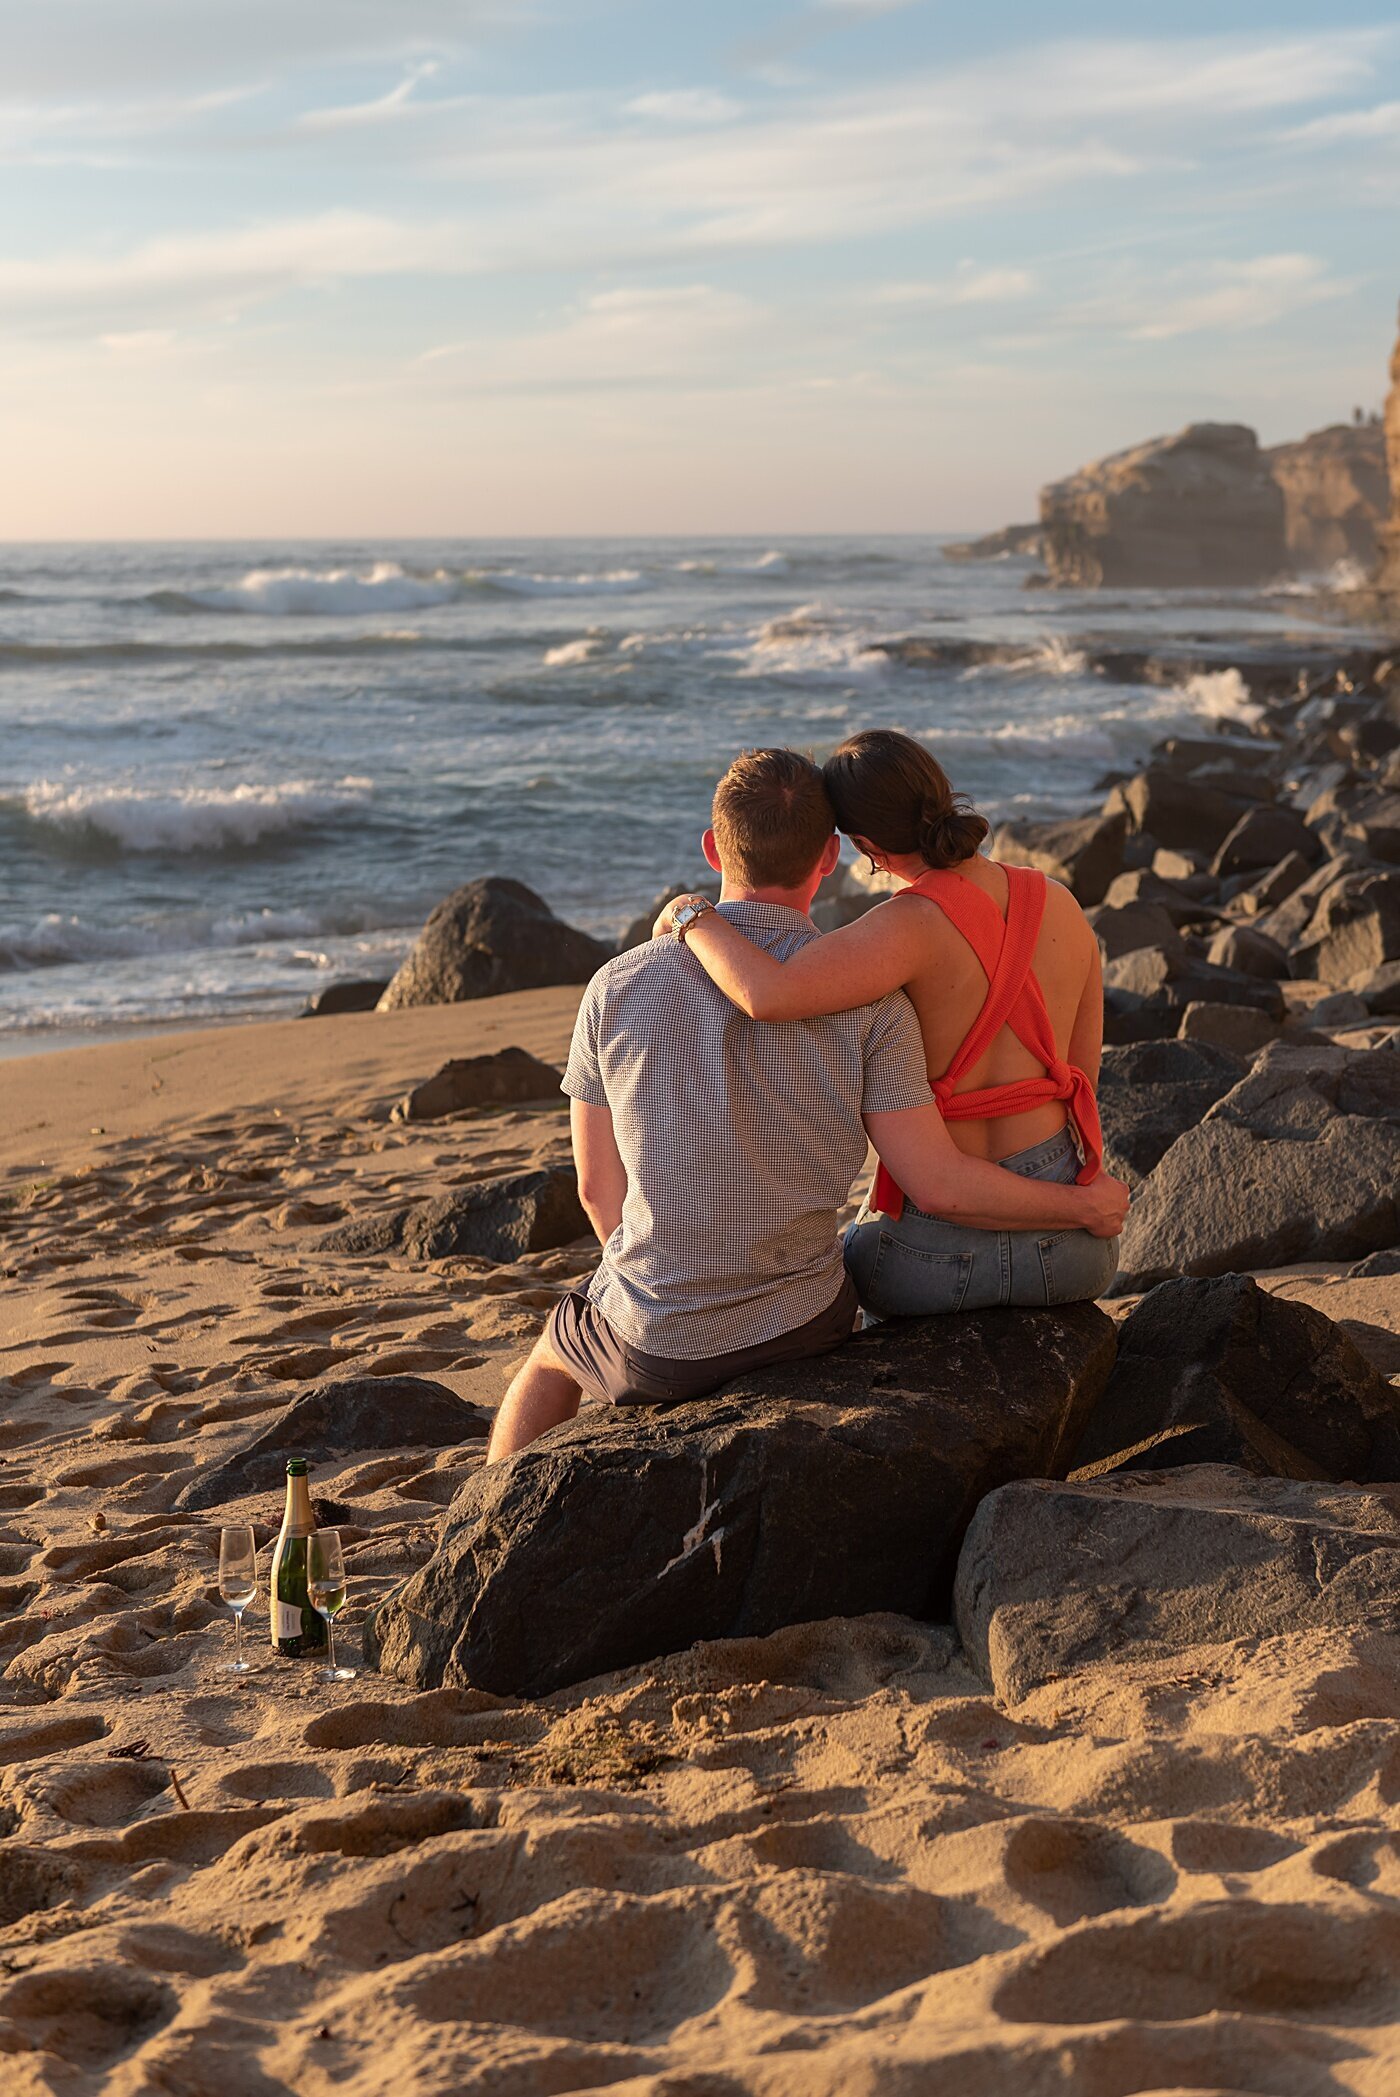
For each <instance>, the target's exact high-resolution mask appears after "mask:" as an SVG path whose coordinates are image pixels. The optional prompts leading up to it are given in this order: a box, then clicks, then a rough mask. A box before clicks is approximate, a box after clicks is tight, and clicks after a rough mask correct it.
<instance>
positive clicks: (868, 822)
mask: <svg viewBox="0 0 1400 2097" xmlns="http://www.w3.org/2000/svg"><path fill="white" fill-rule="evenodd" d="M822 777H823V778H824V779H825V781H826V790H827V792H828V794H829V795H830V796H831V805H832V807H833V808H834V809H835V810H836V821H837V825H838V827H839V828H840V829H842V830H844V831H845V833H846V835H847V837H868V838H869V839H870V842H871V843H872V844H873V845H878V846H879V847H880V849H881V851H882V852H917V853H918V854H919V857H920V858H921V859H922V860H923V861H924V863H925V865H927V866H931V867H950V866H957V865H959V864H960V863H961V862H962V861H963V860H964V859H971V857H972V855H973V853H974V852H975V851H976V850H977V848H978V846H979V845H980V844H981V843H982V841H983V839H984V838H985V837H986V835H987V831H988V829H989V827H990V825H989V824H988V823H987V820H986V818H985V817H984V816H980V815H978V813H977V811H976V809H975V808H973V807H972V806H971V804H970V803H969V802H968V800H967V798H966V796H965V795H963V794H955V793H954V792H953V789H952V787H951V785H950V784H949V781H948V775H947V773H946V772H945V771H944V769H943V767H942V765H941V764H939V763H938V761H937V760H936V759H935V758H934V757H932V756H931V755H930V754H929V752H928V751H927V750H926V749H925V748H924V746H923V744H922V743H916V742H915V741H914V740H913V738H912V737H911V736H907V735H901V734H900V733H899V731H898V730H897V729H894V728H867V729H865V730H864V731H863V733H862V734H860V735H853V736H851V737H850V738H849V739H848V740H847V741H846V742H844V743H842V745H841V747H840V749H839V750H834V751H833V752H832V754H831V756H830V757H829V758H828V759H827V761H826V763H825V764H824V765H823V767H822Z"/></svg>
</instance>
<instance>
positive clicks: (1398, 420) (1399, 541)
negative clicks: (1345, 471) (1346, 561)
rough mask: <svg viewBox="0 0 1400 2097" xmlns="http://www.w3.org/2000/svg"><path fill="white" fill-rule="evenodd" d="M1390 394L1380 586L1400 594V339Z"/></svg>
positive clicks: (1386, 419)
mask: <svg viewBox="0 0 1400 2097" xmlns="http://www.w3.org/2000/svg"><path fill="white" fill-rule="evenodd" d="M1390 380H1391V384H1390V398H1389V399H1388V400H1387V402H1386V404H1385V447H1386V455H1387V457H1388V459H1389V461H1390V522H1389V524H1388V525H1387V526H1386V527H1385V529H1384V531H1382V533H1381V534H1380V540H1381V564H1380V567H1379V569H1378V570H1377V573H1376V587H1377V589H1379V590H1384V591H1386V592H1387V593H1388V594H1390V595H1392V596H1395V597H1397V598H1400V339H1397V341H1396V344H1395V354H1394V356H1393V357H1392V358H1391V360H1390Z"/></svg>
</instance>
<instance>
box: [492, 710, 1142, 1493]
mask: <svg viewBox="0 0 1400 2097" xmlns="http://www.w3.org/2000/svg"><path fill="white" fill-rule="evenodd" d="M704 847H705V856H706V858H707V859H708V860H709V862H710V865H711V866H713V867H715V868H716V869H717V870H718V872H719V873H720V874H721V876H722V877H723V888H722V890H721V895H720V902H719V908H720V909H721V910H722V911H724V913H725V914H726V916H728V917H730V918H732V919H733V921H734V922H735V923H736V924H737V925H739V926H741V927H742V929H743V930H744V931H745V932H746V933H747V935H748V937H749V938H750V939H753V940H756V941H758V942H759V944H760V945H762V946H764V947H766V948H767V949H768V950H769V951H770V952H772V953H774V954H777V955H779V956H781V957H785V956H786V955H788V954H790V953H792V952H793V951H795V949H796V948H797V947H798V946H800V945H802V944H803V943H804V942H805V941H807V940H809V939H816V938H818V937H819V936H820V935H819V934H818V932H817V929H816V927H815V926H814V925H813V924H812V922H811V919H810V917H809V916H808V912H809V910H810V908H811V904H812V899H813V897H814V896H815V894H816V892H817V889H818V888H819V887H820V885H821V882H822V880H823V879H824V877H825V876H826V875H827V874H829V873H830V872H831V871H832V869H833V867H834V866H835V865H836V861H837V857H838V854H839V850H840V845H839V840H838V839H837V837H836V834H835V818H834V816H833V813H832V808H831V803H830V801H829V800H828V799H827V794H826V788H825V786H824V785H823V783H822V775H821V773H820V772H819V771H818V769H817V767H816V766H815V765H814V764H812V763H811V762H810V760H809V759H807V758H805V757H801V756H799V755H798V754H797V753H796V752H795V751H792V750H753V751H746V752H745V753H744V755H743V756H742V757H739V758H737V759H736V760H735V762H734V763H733V764H732V765H731V766H730V768H729V770H728V772H726V774H725V776H724V778H723V779H722V780H721V781H720V783H719V786H718V788H717V789H716V791H715V798H714V811H713V825H712V828H711V829H709V830H707V831H706V832H705V839H704ZM564 1090H565V1092H567V1093H568V1094H569V1095H570V1099H571V1102H572V1108H571V1113H572V1128H573V1142H574V1157H575V1160H576V1163H577V1166H578V1177H579V1194H580V1197H581V1199H582V1202H583V1206H584V1208H585V1209H586V1210H587V1212H588V1215H589V1218H590V1220H591V1222H592V1224H593V1227H594V1229H595V1230H596V1231H597V1233H598V1238H599V1241H600V1243H601V1244H602V1247H603V1256H602V1260H601V1263H600V1265H599V1267H598V1271H597V1273H596V1274H595V1275H594V1277H593V1279H592V1282H591V1283H590V1284H589V1287H588V1289H587V1290H586V1291H575V1292H574V1293H573V1294H571V1295H569V1296H567V1297H565V1298H564V1300H563V1301H562V1302H561V1303H559V1304H558V1305H557V1306H556V1307H555V1310H554V1312H553V1314H552V1315H551V1317H550V1320H549V1324H548V1325H547V1326H546V1328H545V1331H544V1333H543V1335H542V1336H541V1338H540V1339H539V1341H538V1342H537V1343H536V1346H535V1349H534V1352H533V1353H532V1354H531V1356H530V1358H529V1360H528V1361H527V1362H526V1364H525V1366H524V1367H523V1369H521V1371H520V1372H519V1374H518V1375H517V1376H516V1378H515V1380H514V1382H513V1383H512V1384H511V1386H510V1389H509V1390H508V1391H507V1393H506V1395H505V1397H504V1399H503V1400H502V1402H501V1407H500V1411H499V1412H498V1414H497V1416H496V1423H495V1429H494V1432H493V1433H492V1436H491V1442H490V1447H489V1450H488V1453H487V1460H488V1462H496V1461H498V1460H499V1459H501V1458H502V1457H506V1456H510V1455H513V1454H514V1453H515V1451H516V1450H518V1449H523V1448H524V1447H525V1446H526V1444H527V1443H529V1442H532V1441H534V1439H535V1438H536V1436H538V1435H541V1434H543V1433H545V1432H546V1430H547V1429H549V1428H550V1427H554V1426H556V1425H557V1424H558V1423H559V1422H560V1421H562V1420H569V1419H572V1418H573V1416H574V1414H575V1413H576V1412H577V1411H578V1407H579V1401H580V1396H581V1394H582V1393H583V1392H587V1393H588V1395H589V1396H590V1397H593V1398H601V1399H605V1400H607V1401H609V1402H611V1403H612V1404H614V1405H632V1404H649V1403H665V1402H668V1401H670V1402H674V1401H675V1400H678V1399H683V1398H697V1397H700V1396H702V1395H703V1394H704V1393H705V1392H707V1391H713V1390H716V1389H718V1388H719V1386H720V1385H722V1384H725V1383H728V1382H730V1381H731V1380H732V1379H733V1378H735V1377H736V1376H740V1375H742V1374H744V1372H745V1371H746V1370H749V1369H754V1368H757V1367H759V1366H760V1364H762V1363H765V1362H775V1361H790V1360H793V1359H797V1358H800V1357H802V1356H805V1355H814V1354H824V1353H826V1352H827V1351H828V1350H829V1349H831V1348H833V1347H836V1346H839V1345H840V1343H841V1342H842V1341H843V1340H845V1339H847V1338H848V1337H849V1336H850V1334H851V1332H852V1330H853V1328H854V1325H855V1321H856V1314H857V1303H856V1295H855V1290H854V1288H853V1286H852V1284H851V1282H850V1280H849V1279H848V1278H847V1276H846V1273H845V1269H844V1266H843V1264H842V1257H841V1246H840V1243H839V1241H838V1239H837V1236H836V1212H837V1210H838V1209H839V1208H840V1207H841V1206H842V1204H843V1203H844V1202H845V1201H846V1200H847V1199H848V1197H849V1194H850V1189H851V1183H852V1181H853V1180H854V1179H855V1177H856V1175H857V1173H858V1172H859V1171H860V1169H861V1167H862V1165H863V1164H864V1162H865V1156H866V1139H867V1136H868V1137H869V1140H870V1142H871V1143H873V1144H874V1146H875V1149H876V1150H877V1151H878V1153H879V1155H880V1157H881V1158H882V1159H883V1160H884V1162H885V1164H886V1165H887V1166H888V1167H889V1169H890V1171H891V1172H892V1173H893V1175H894V1177H895V1179H896V1180H897V1181H898V1183H899V1185H900V1186H901V1187H903V1188H904V1189H905V1190H906V1192H907V1193H908V1194H909V1195H910V1197H911V1198H912V1199H913V1200H914V1201H915V1202H917V1203H918V1205H919V1207H920V1208H926V1209H929V1210H933V1211H936V1212H937V1213H938V1214H939V1215H941V1216H947V1217H950V1218H957V1219H959V1220H961V1221H963V1222H966V1223H969V1224H973V1225H975V1226H977V1227H979V1228H981V1229H986V1230H1073V1229H1086V1230H1091V1231H1093V1232H1095V1234H1096V1235H1098V1236H1101V1237H1113V1236H1115V1235H1116V1234H1117V1232H1118V1230H1119V1229H1120V1227H1121V1225H1122V1221H1123V1214H1124V1211H1125V1209H1126V1206H1127V1189H1126V1188H1125V1187H1123V1186H1122V1184H1121V1183H1120V1182H1119V1181H1117V1180H1114V1179H1111V1178H1109V1177H1108V1176H1107V1175H1106V1174H1104V1175H1100V1177H1099V1178H1098V1179H1097V1180H1096V1181H1095V1182H1094V1183H1093V1185H1091V1186H1088V1187H1075V1186H1071V1187H1066V1186H1060V1185H1058V1184H1055V1183H1053V1182H1049V1181H1045V1180H1033V1179H1023V1178H1021V1177H1020V1176H1019V1175H1017V1174H1016V1173H1012V1172H1006V1171H1003V1169H1002V1168H1001V1166H999V1165H993V1164H990V1163H988V1162H986V1161H985V1160H982V1159H978V1158H971V1157H968V1156H966V1155H965V1154H964V1153H963V1152H962V1151H960V1150H958V1148H957V1147H956V1145H955V1144H954V1143H953V1141H952V1139H951V1137H950V1136H949V1134H948V1131H947V1129H946V1127H945V1126H944V1123H943V1118H942V1116H941V1114H940V1113H939V1110H938V1108H937V1106H936V1105H935V1104H934V1099H933V1094H932V1092H931V1091H930V1089H929V1082H928V1071H927V1068H926V1064H925V1057H924V1045H923V1039H922V1037H921V1035H920V1032H919V1025H918V1021H917V1019H916V1018H915V1015H914V1008H913V1006H912V1005H911V1004H910V1003H909V1001H908V999H907V998H906V997H905V996H904V994H903V992H902V991H901V992H899V993H898V994H896V995H895V996H892V997H885V998H881V999H880V1000H879V1001H878V1002H877V1003H876V1004H873V1005H865V1006H862V1007H861V1008H859V1009H858V1010H857V1011H854V1012H841V1013H835V1014H833V1015H831V1016H830V1017H829V1018H823V1019H812V1020H792V1021H786V1022H784V1023H782V1024H780V1025H764V1024H762V1023H760V1022H758V1021H755V1020H750V1019H747V1018H745V1017H744V1015H743V1014H742V1013H740V1012H739V1011H738V1010H737V1008H736V1007H735V1006H733V1005H731V1003H730V1002H729V1000H728V998H726V997H725V995H724V993H723V992H722V991H721V990H719V989H717V988H716V986H715V985H714V984H713V983H712V982H711V981H710V979H709V977H708V976H707V975H706V973H705V971H704V970H703V969H702V968H701V966H700V964H699V962H698V961H697V960H696V959H695V958H694V957H693V956H692V955H690V954H688V953H687V952H686V949H685V945H684V931H683V930H682V931H681V934H680V936H679V937H678V938H676V939H659V940H652V941H649V942H647V943H645V944H644V945H642V946H640V947H634V948H633V949H632V950H631V951H630V952H628V953H625V954H619V955H618V957H617V958H616V960H613V961H609V962H608V963H607V964H606V965H605V966H604V967H603V968H601V969H600V970H599V971H598V973H597V975H596V976H595V977H594V978H593V981H592V982H591V983H590V984H589V986H588V989H587V991H586V993H585V995H584V999H583V1004H582V1006H581V1007H580V1010H579V1015H578V1022H577V1025H576V1026H575V1028H574V1039H573V1048H572V1050H571V1052H570V1056H569V1066H568V1069H567V1071H566V1073H565V1076H564Z"/></svg>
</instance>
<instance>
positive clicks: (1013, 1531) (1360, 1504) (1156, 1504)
mask: <svg viewBox="0 0 1400 2097" xmlns="http://www.w3.org/2000/svg"><path fill="white" fill-rule="evenodd" d="M954 1607H955V1612H956V1616H957V1624H958V1630H959V1632H960V1633H961V1635H962V1640H963V1644H964V1646H965V1647H966V1649H967V1653H968V1656H969V1658H970V1659H971V1661H972V1663H973V1665H974V1667H976V1668H977V1670H978V1671H979V1673H980V1674H981V1675H982V1676H983V1678H984V1679H985V1680H986V1681H988V1682H989V1683H990V1684H991V1686H992V1688H993V1689H994V1690H995V1691H996V1693H997V1695H998V1696H999V1697H1002V1698H1004V1699H1005V1700H1006V1701H1007V1702H1008V1703H1013V1704H1014V1703H1018V1702H1019V1701H1020V1700H1021V1699H1022V1698H1023V1697H1026V1696H1029V1695H1030V1693H1031V1691H1032V1690H1034V1689H1038V1688H1040V1687H1041V1685H1042V1684H1043V1683H1046V1682H1053V1681H1056V1680H1058V1679H1059V1678H1060V1677H1062V1676H1064V1675H1068V1674H1072V1673H1073V1671H1074V1670H1075V1669H1076V1668H1080V1667H1087V1666H1090V1665H1091V1664H1093V1663H1094V1662H1099V1661H1104V1660H1114V1659H1126V1660H1138V1659H1150V1658H1156V1657H1161V1656H1165V1655H1173V1654H1177V1653H1183V1652H1186V1651H1188V1650H1189V1649H1190V1648H1191V1647H1192V1646H1201V1645H1219V1644H1223V1643H1225V1642H1226V1641H1229V1640H1233V1639H1243V1638H1276V1637H1280V1636H1282V1635H1283V1634H1284V1633H1286V1632H1292V1631H1309V1630H1335V1631H1348V1630H1356V1629H1364V1628H1366V1627H1370V1626H1375V1627H1377V1628H1381V1629H1384V1630H1387V1631H1393V1630H1394V1628H1395V1624H1396V1621H1397V1611H1400V1487H1396V1486H1346V1485H1325V1484H1324V1485H1319V1484H1315V1483H1312V1482H1310V1481H1309V1482H1305V1481H1302V1480H1298V1479H1292V1478H1256V1477H1252V1476H1251V1475H1250V1474H1249V1473H1248V1472H1247V1471H1240V1470H1235V1469H1232V1468H1231V1467H1229V1466H1228V1465H1223V1464H1222V1465H1216V1464H1201V1465H1188V1466H1186V1467H1185V1468H1183V1469H1181V1470H1176V1471H1162V1472H1156V1473H1140V1472H1139V1473H1133V1472H1121V1473H1119V1474H1118V1475H1116V1476H1114V1477H1111V1478H1098V1479H1094V1480H1092V1481H1091V1482H1089V1483H1087V1484H1072V1485H1061V1484H1056V1483H1053V1482H1051V1481H1048V1480H1045V1481H1042V1480H1038V1479H1036V1480H1027V1481H1023V1482H1021V1483H1018V1484H1015V1485H1006V1486H1003V1487H1002V1488H1001V1490H1000V1492H996V1493H993V1494H991V1495H990V1497H989V1498H988V1499H986V1500H984V1501H983V1502H982V1505H981V1506H980V1507H979V1508H978V1510H977V1513H976V1514H975V1516H974V1517H973V1520H972V1524H971V1527H970V1528H969V1530H968V1533H967V1541H966V1542H965V1543H964V1545H963V1549H962V1556H961V1558H960V1559H959V1561H958V1577H957V1587H956V1593H955V1602H954Z"/></svg>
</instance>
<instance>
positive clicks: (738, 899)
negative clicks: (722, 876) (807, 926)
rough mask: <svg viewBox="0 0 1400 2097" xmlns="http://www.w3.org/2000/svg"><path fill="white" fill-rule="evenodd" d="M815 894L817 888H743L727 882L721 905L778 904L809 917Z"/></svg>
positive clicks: (722, 892)
mask: <svg viewBox="0 0 1400 2097" xmlns="http://www.w3.org/2000/svg"><path fill="white" fill-rule="evenodd" d="M815 894H816V890H815V888H741V887H740V885H739V884H738V882H735V881H726V882H725V883H724V885H723V886H722V888H721V889H720V892H719V899H720V901H721V903H776V904H777V905H778V907H779V909H781V910H796V911H797V912H799V913H800V915H801V916H803V917H807V916H808V915H809V914H810V912H811V908H812V898H813V896H814V895H815Z"/></svg>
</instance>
